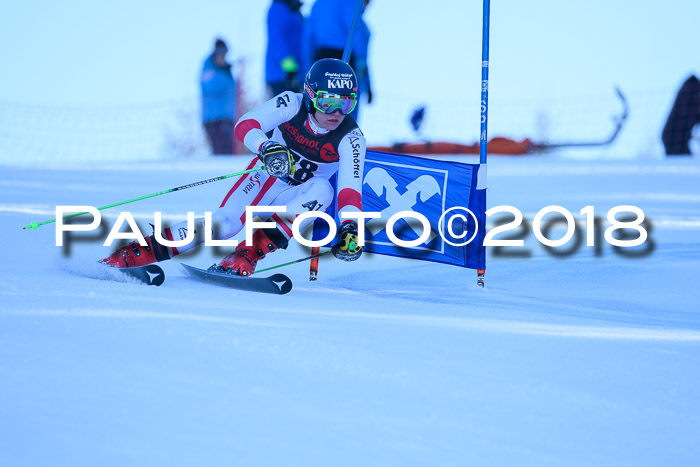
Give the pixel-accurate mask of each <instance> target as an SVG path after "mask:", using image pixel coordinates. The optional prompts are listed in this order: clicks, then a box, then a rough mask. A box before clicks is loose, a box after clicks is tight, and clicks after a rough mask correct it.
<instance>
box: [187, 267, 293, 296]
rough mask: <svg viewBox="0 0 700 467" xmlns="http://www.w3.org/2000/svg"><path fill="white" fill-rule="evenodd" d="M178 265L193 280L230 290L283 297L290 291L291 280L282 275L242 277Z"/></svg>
mask: <svg viewBox="0 0 700 467" xmlns="http://www.w3.org/2000/svg"><path fill="white" fill-rule="evenodd" d="M180 265H181V266H182V267H183V269H184V270H185V271H187V273H188V274H189V275H190V276H192V277H193V278H195V279H198V280H200V281H203V282H208V283H210V284H216V285H222V286H225V287H230V288H232V289H238V290H247V291H249V292H262V293H271V294H277V295H284V294H286V293H289V292H290V291H291V290H292V280H291V279H290V278H289V277H287V276H285V275H284V274H273V275H272V276H268V277H243V276H238V275H236V274H231V273H227V272H223V271H208V270H205V269H199V268H195V267H194V266H190V265H188V264H184V263H180Z"/></svg>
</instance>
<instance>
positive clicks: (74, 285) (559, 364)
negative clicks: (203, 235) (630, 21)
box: [0, 156, 700, 466]
mask: <svg viewBox="0 0 700 467" xmlns="http://www.w3.org/2000/svg"><path fill="white" fill-rule="evenodd" d="M453 159H456V160H463V161H471V162H474V161H475V160H474V159H473V158H459V157H456V158H453ZM246 161H247V158H236V159H235V160H232V159H226V160H224V159H196V160H189V161H187V160H183V161H174V162H171V163H166V164H163V163H143V164H133V163H129V164H126V163H121V164H119V163H115V164H106V163H104V164H100V165H91V166H84V165H75V166H70V165H65V164H64V165H56V166H47V165H42V166H32V165H16V166H3V167H0V219H1V223H2V227H3V228H2V229H0V241H1V242H0V244H1V245H2V246H3V254H2V256H0V465H3V466H49V465H61V466H98V465H99V466H136V465H144V466H155V465H164V466H165V465H167V466H191V465H207V466H219V465H221V466H230V465H241V466H248V465H255V466H258V465H266V466H267V465H280V466H282V465H284V466H292V465H300V466H301V465H303V466H308V465H324V466H328V465H334V466H335V465H348V466H359V465H381V466H386V465H397V466H410V465H416V466H418V465H420V466H425V465H431V466H433V465H435V466H437V465H495V466H500V465H503V466H505V465H508V466H512V465H519V466H522V465H525V466H543V465H552V466H579V465H581V466H583V465H595V466H600V465H609V466H625V465H629V466H642V465H658V466H662V465H663V466H668V465H678V466H680V465H699V464H700V443H699V442H698V440H700V371H699V370H700V310H699V309H698V299H699V298H700V293H699V292H698V289H699V287H698V277H699V273H700V268H699V267H698V266H699V265H700V261H699V260H700V209H699V208H700V164H699V163H698V160H697V159H680V158H679V159H667V160H656V161H652V160H645V161H612V160H596V161H573V160H562V159H559V158H555V157H534V156H533V157H522V158H498V157H492V158H491V160H490V161H489V187H490V191H489V195H488V204H489V207H493V206H496V205H500V204H509V205H513V206H515V207H517V208H518V209H520V210H521V211H522V212H523V213H524V215H525V217H526V218H527V219H529V220H532V218H533V217H534V215H535V214H536V213H537V211H539V210H540V209H542V208H543V207H545V206H548V205H552V204H559V205H562V206H564V207H566V208H567V209H569V210H570V211H571V212H572V213H574V214H575V215H576V217H577V218H580V217H581V216H579V215H578V212H579V211H580V209H581V208H583V207H584V206H587V205H594V206H595V209H596V212H597V213H599V214H601V215H603V216H604V215H605V213H606V212H607V210H609V209H610V208H612V207H614V206H618V205H626V204H630V205H636V206H639V207H640V208H642V209H643V210H644V212H645V213H646V216H647V217H648V218H649V219H650V220H652V221H653V222H654V228H653V230H652V231H651V234H650V237H651V239H650V240H649V241H648V242H647V244H646V245H645V247H646V248H648V249H649V250H651V251H649V252H648V254H646V255H641V256H640V257H636V258H629V257H624V256H621V255H620V254H618V253H616V252H615V251H613V249H612V248H611V247H610V246H609V245H607V244H605V245H603V246H602V248H601V249H600V251H599V253H598V254H596V250H595V248H592V247H586V246H581V247H580V248H579V249H578V251H576V252H575V253H574V254H572V255H570V256H568V257H566V258H562V257H558V256H555V255H553V254H551V253H549V252H547V251H546V250H545V249H544V248H543V247H542V246H541V245H539V244H537V243H536V242H535V241H534V237H533V235H532V232H530V234H529V235H528V236H527V242H526V245H527V246H526V248H527V249H528V250H529V252H530V256H529V257H521V258H514V257H495V255H494V251H493V249H491V250H489V257H488V263H487V275H486V285H487V286H486V288H485V289H483V290H482V289H480V288H478V287H477V286H476V280H475V279H476V274H475V272H474V271H473V270H468V269H461V268H456V267H452V266H445V265H439V264H434V263H427V262H416V261H409V260H402V259H397V258H391V257H385V256H371V255H365V256H364V257H363V258H362V259H361V260H360V261H358V262H356V263H351V264H346V263H342V262H339V261H336V260H334V259H333V258H328V257H324V258H322V260H321V262H320V280H319V281H318V282H315V283H312V282H308V280H307V277H308V263H301V264H296V265H293V266H289V267H285V268H283V269H280V272H282V271H283V272H285V273H286V274H288V275H289V276H290V277H291V278H292V279H293V281H294V290H293V291H292V292H291V293H290V294H288V295H285V296H269V295H261V294H255V293H248V292H237V291H232V290H229V289H225V288H220V287H216V286H208V285H206V284H202V283H199V282H196V281H193V280H191V279H188V278H187V277H186V274H185V273H184V272H183V271H182V270H181V268H180V267H179V265H178V263H177V262H176V261H170V262H166V263H162V265H163V267H164V269H165V272H166V274H167V279H166V283H165V284H164V285H163V286H162V287H159V288H157V287H146V286H142V285H138V284H133V283H118V282H108V281H100V280H95V279H91V278H87V277H84V275H85V274H90V273H94V272H95V266H94V260H95V259H98V258H101V257H103V256H105V255H106V254H108V253H109V251H111V248H107V247H103V246H102V245H101V243H102V241H103V240H104V238H105V237H106V233H107V231H106V230H103V231H102V232H100V234H99V235H92V236H90V237H89V238H86V237H87V236H86V235H83V236H81V237H78V236H76V240H75V241H72V242H70V243H69V245H70V247H69V248H64V249H61V248H59V247H56V246H55V229H54V227H53V225H47V226H43V227H40V228H39V229H38V230H36V231H25V230H22V227H23V226H25V225H28V224H29V223H31V222H34V221H43V220H48V219H51V218H53V217H54V208H55V206H56V205H91V206H102V205H107V204H111V203H114V202H118V201H122V200H125V199H129V198H132V197H136V196H141V195H145V194H148V193H153V192H156V191H161V190H165V189H168V188H172V187H176V186H180V185H183V184H187V183H190V182H193V181H197V180H203V179H208V178H211V177H214V176H218V175H224V174H227V173H232V172H235V171H236V170H238V169H241V168H243V167H244V165H245V163H246ZM230 185H231V183H230V181H223V182H217V183H212V184H208V185H205V186H201V187H198V188H193V189H189V190H185V191H182V192H178V193H173V194H169V195H165V196H161V197H156V198H152V199H149V200H145V201H141V202H139V203H135V204H132V205H130V206H129V208H130V209H131V210H132V212H133V213H134V214H135V215H137V219H138V220H139V222H140V224H141V225H142V227H144V231H149V232H150V230H149V229H148V228H147V225H148V222H149V221H152V218H153V211H155V210H160V211H163V213H164V214H166V216H165V218H166V219H171V220H172V219H181V218H183V216H184V215H185V213H186V212H187V211H188V210H194V211H195V212H197V213H198V214H202V213H203V212H204V211H213V210H215V209H216V207H217V205H218V203H219V201H220V200H221V198H222V197H223V195H224V194H225V193H226V191H227V190H228V189H229V187H230ZM119 211H120V208H115V209H112V210H109V211H105V212H104V215H105V219H106V220H108V221H111V222H113V221H114V220H115V218H116V215H117V213H118V212H119ZM604 227H605V226H604ZM552 236H554V233H553V234H552ZM523 250H524V249H511V250H510V252H516V251H519V252H522V251H523ZM226 253H227V252H226V251H218V252H217V251H212V249H210V248H206V249H200V250H199V251H197V252H195V253H194V254H191V255H188V256H187V257H186V258H180V257H178V260H182V261H184V262H187V263H190V264H193V265H195V266H208V265H210V264H211V263H213V262H214V260H216V258H218V257H220V256H222V255H223V254H226ZM305 254H306V251H305V250H303V249H301V248H300V247H298V246H292V247H290V249H288V250H287V251H284V252H277V253H274V254H273V255H270V256H269V257H268V258H266V259H265V260H264V261H263V262H261V265H260V267H264V266H270V265H274V264H279V263H283V262H286V261H289V260H292V259H295V258H297V257H301V256H303V255H305Z"/></svg>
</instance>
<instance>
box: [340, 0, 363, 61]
mask: <svg viewBox="0 0 700 467" xmlns="http://www.w3.org/2000/svg"><path fill="white" fill-rule="evenodd" d="M364 3H365V1H364V0H356V2H355V13H354V14H353V15H352V23H351V24H350V31H349V32H348V37H347V39H345V49H344V50H343V61H344V62H345V63H349V62H350V54H351V53H352V43H353V42H354V40H355V31H357V25H358V24H359V23H360V17H361V16H362V7H363V5H364Z"/></svg>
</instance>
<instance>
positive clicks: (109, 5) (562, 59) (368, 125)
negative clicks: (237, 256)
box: [0, 0, 700, 152]
mask: <svg viewBox="0 0 700 467" xmlns="http://www.w3.org/2000/svg"><path fill="white" fill-rule="evenodd" d="M348 1H351V0H348ZM312 3H313V2H311V1H307V2H306V4H305V7H304V11H308V9H309V8H310V6H311V4H312ZM268 6H269V2H267V1H243V0H236V1H206V0H205V1H200V2H196V3H195V2H178V1H172V2H165V1H150V2H135V1H130V0H127V1H124V2H119V3H118V4H117V3H113V2H89V1H66V2H60V3H56V2H48V1H43V2H12V3H10V4H7V3H6V4H5V5H4V6H3V7H2V14H1V15H0V44H2V45H0V60H1V61H2V63H3V66H2V72H1V74H0V82H1V84H2V85H1V86H0V99H2V100H11V101H14V102H26V103H40V104H51V105H67V104H70V105H85V106H106V105H115V104H139V103H144V102H158V101H164V100H171V99H172V100H176V99H181V98H183V97H187V96H196V95H197V93H198V87H197V82H198V73H199V68H200V65H201V61H202V59H203V58H204V57H205V55H206V54H207V53H208V52H209V50H210V48H211V44H212V41H213V38H214V37H215V36H217V35H221V36H223V37H225V38H226V39H227V40H228V41H229V42H230V44H231V49H232V53H231V54H230V58H241V57H242V58H245V59H246V70H247V72H246V81H247V82H246V86H247V88H248V90H249V92H250V94H251V95H252V96H258V95H261V93H262V89H263V85H262V81H263V60H262V57H263V54H264V51H265V42H266V39H265V14H266V10H267V8H268ZM481 9H482V2H481V1H463V0H460V1H457V0H434V1H432V2H406V1H400V0H372V2H371V3H370V5H369V7H368V9H367V11H366V21H367V23H368V24H369V26H370V29H371V31H372V42H371V48H370V66H371V68H370V70H371V72H372V75H373V87H374V93H375V97H376V101H375V103H374V104H373V105H372V106H370V107H365V113H364V114H363V115H362V116H361V124H362V125H363V127H364V131H365V133H367V134H368V138H370V140H371V134H372V132H373V129H374V130H375V131H376V132H377V133H381V134H387V135H389V134H390V135H392V137H395V138H398V139H401V138H402V137H405V138H410V137H411V133H410V131H409V129H408V125H407V124H406V119H407V118H408V113H409V112H410V110H411V109H412V108H414V107H415V106H417V105H419V104H421V103H428V104H429V114H428V120H427V121H426V132H427V133H429V134H430V135H432V136H434V137H437V138H440V137H441V138H449V137H452V139H453V140H459V141H465V142H470V141H472V140H475V139H476V137H477V134H478V106H477V104H478V98H479V79H480V73H481V70H480V60H481ZM698 18H700V2H698V1H691V0H677V1H668V2H661V1H654V2H651V1H642V2H640V1H631V0H617V1H601V0H592V1H587V2H561V1H554V0H539V1H535V2H520V1H515V0H508V1H499V0H494V1H493V2H492V5H491V70H490V81H491V83H490V98H491V104H492V107H491V109H490V129H493V131H495V132H497V133H501V134H505V135H509V136H513V137H524V136H530V137H533V136H537V135H536V133H537V132H538V131H540V130H542V129H541V128H539V127H538V125H539V126H542V125H543V123H542V121H543V120H544V121H548V122H549V126H550V127H553V128H551V130H552V131H551V133H553V134H554V136H557V122H561V121H564V120H563V118H560V117H559V114H558V112H559V111H558V110H557V109H556V106H557V105H560V104H561V103H562V102H566V101H567V99H572V100H573V102H574V104H572V106H570V110H568V111H567V112H569V113H577V112H578V113H580V110H578V109H579V108H580V106H579V107H577V105H575V104H577V103H578V104H580V105H583V108H584V111H585V112H590V114H591V115H589V116H588V118H587V119H586V120H584V123H577V122H576V121H572V122H569V123H570V124H569V126H566V127H565V128H564V127H562V128H560V129H561V130H563V133H559V136H571V137H575V136H577V134H576V131H575V130H576V127H577V126H579V127H582V128H581V129H582V130H583V131H582V134H583V135H584V136H585V135H586V131H588V132H590V133H591V134H592V135H597V134H598V133H599V132H602V133H606V132H607V129H608V128H609V127H610V123H609V117H610V116H611V115H612V114H613V113H615V112H617V111H618V110H619V105H618V104H617V102H616V100H615V97H614V92H613V88H614V86H616V85H619V86H620V87H621V88H622V89H623V91H625V92H626V93H627V94H628V98H629V99H630V106H631V110H632V112H635V110H637V111H638V112H637V113H636V114H634V113H632V114H631V118H630V122H629V126H630V127H631V128H632V129H631V130H629V131H628V133H629V132H634V131H636V132H637V133H636V134H635V136H634V138H635V139H634V140H633V141H629V142H628V143H627V144H628V147H629V151H632V152H634V151H637V150H639V148H643V147H644V145H645V144H646V140H642V138H644V137H645V134H646V133H649V131H650V129H651V128H652V127H653V128H655V127H654V125H656V124H657V122H658V124H659V125H662V124H663V120H664V118H665V114H666V112H667V111H668V107H669V106H670V103H671V101H672V99H673V95H674V93H675V91H676V90H677V89H678V87H679V86H680V83H681V82H682V81H683V80H684V79H685V78H686V77H687V76H688V75H689V74H690V73H696V74H699V73H700V53H699V51H698V45H700V28H698V27H697V20H698ZM634 96H637V99H638V103H637V104H636V107H635V103H634V102H633V97H634ZM596 99H597V100H596ZM644 99H646V100H644ZM598 101H600V106H599V107H595V108H593V107H590V105H589V104H590V102H598ZM660 107H664V108H660ZM533 109H536V110H535V111H533ZM537 109H539V110H537ZM571 109H573V110H571ZM564 111H565V110H562V112H564ZM640 111H641V112H644V114H645V116H646V118H647V119H648V122H647V123H646V124H645V125H646V126H644V127H643V128H641V127H640V128H637V129H636V130H635V126H634V121H633V120H632V116H634V117H635V118H637V119H639V118H640V113H639V112H640ZM655 111H658V115H652V114H654V112H655ZM537 112H540V113H541V114H542V115H535V113H537ZM598 113H599V114H600V116H599V117H598V115H597V114H598ZM387 115H389V118H387ZM566 118H569V116H567V117H566ZM598 120H600V127H598V125H599V124H598ZM388 121H391V122H393V123H391V124H390V123H386V122H388ZM589 121H590V123H588V122H589ZM553 122H554V123H553ZM586 126H588V127H586ZM373 127H374V128H373ZM538 128H539V130H538ZM654 131H656V130H654ZM658 131H660V128H658ZM490 134H491V135H494V134H495V133H493V132H490ZM628 136H629V135H626V134H624V133H623V135H622V137H623V138H622V139H623V140H624V138H625V137H628ZM656 136H657V135H654V137H655V138H656ZM378 139H380V138H378ZM657 139H658V138H657ZM625 147H627V146H625Z"/></svg>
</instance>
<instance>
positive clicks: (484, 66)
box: [479, 0, 491, 164]
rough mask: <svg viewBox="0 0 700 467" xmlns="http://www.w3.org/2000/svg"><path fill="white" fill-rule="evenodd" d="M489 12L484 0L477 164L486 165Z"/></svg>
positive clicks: (488, 3) (488, 6) (486, 2)
mask: <svg viewBox="0 0 700 467" xmlns="http://www.w3.org/2000/svg"><path fill="white" fill-rule="evenodd" d="M490 10H491V2H490V0H484V25H483V33H482V39H481V132H480V135H481V136H480V137H479V162H480V163H482V164H486V155H487V153H486V148H487V147H486V144H487V142H488V122H489V117H488V115H489V23H490V15H491V11H490Z"/></svg>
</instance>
